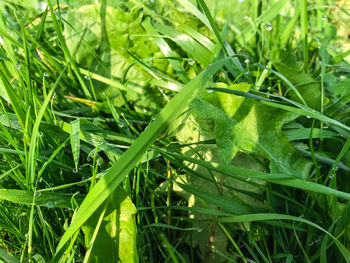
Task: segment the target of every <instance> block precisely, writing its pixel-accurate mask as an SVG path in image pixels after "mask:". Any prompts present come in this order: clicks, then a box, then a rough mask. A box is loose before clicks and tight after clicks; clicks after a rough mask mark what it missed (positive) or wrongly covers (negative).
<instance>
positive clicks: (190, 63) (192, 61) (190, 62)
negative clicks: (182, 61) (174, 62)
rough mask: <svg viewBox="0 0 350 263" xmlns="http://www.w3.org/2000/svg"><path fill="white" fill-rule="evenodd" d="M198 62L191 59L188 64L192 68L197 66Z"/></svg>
mask: <svg viewBox="0 0 350 263" xmlns="http://www.w3.org/2000/svg"><path fill="white" fill-rule="evenodd" d="M195 63H196V62H195V61H194V60H193V59H190V60H189V61H188V64H189V65H190V66H192V65H193V64H195Z"/></svg>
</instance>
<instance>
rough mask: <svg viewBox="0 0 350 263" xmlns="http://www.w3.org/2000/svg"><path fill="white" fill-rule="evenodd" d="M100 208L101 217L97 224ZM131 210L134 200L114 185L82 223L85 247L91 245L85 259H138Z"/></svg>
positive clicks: (127, 261)
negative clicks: (99, 204) (100, 221)
mask: <svg viewBox="0 0 350 263" xmlns="http://www.w3.org/2000/svg"><path fill="white" fill-rule="evenodd" d="M103 209H105V211H104V217H103V219H102V223H101V225H99V226H98V227H97V226H96V224H97V222H98V220H99V217H100V215H101V214H102V210H103ZM135 214H136V209H135V206H134V204H133V203H132V202H131V200H130V198H129V197H128V195H127V194H126V192H125V191H124V190H123V189H122V188H121V187H118V188H117V189H116V190H115V192H114V193H113V194H111V195H110V196H109V197H108V199H107V200H106V201H105V203H104V204H102V206H101V207H100V208H99V209H98V210H97V211H96V212H95V213H94V214H93V215H92V216H91V217H90V218H89V220H88V221H87V222H86V223H85V224H84V225H83V227H82V230H83V232H84V235H85V244H86V247H87V248H89V249H91V252H90V255H89V259H88V262H101V261H104V262H125V263H133V262H138V256H137V248H136V222H135ZM95 231H98V232H97V235H96V236H94V232H95ZM92 239H93V242H91V241H92Z"/></svg>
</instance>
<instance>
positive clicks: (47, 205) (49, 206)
mask: <svg viewBox="0 0 350 263" xmlns="http://www.w3.org/2000/svg"><path fill="white" fill-rule="evenodd" d="M46 207H47V208H54V207H55V203H54V202H53V201H47V202H46Z"/></svg>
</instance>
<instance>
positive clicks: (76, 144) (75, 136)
mask: <svg viewBox="0 0 350 263" xmlns="http://www.w3.org/2000/svg"><path fill="white" fill-rule="evenodd" d="M70 141H71V146H72V153H73V158H74V165H75V170H77V169H78V166H79V154H80V119H77V120H75V121H72V122H71V123H70Z"/></svg>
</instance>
